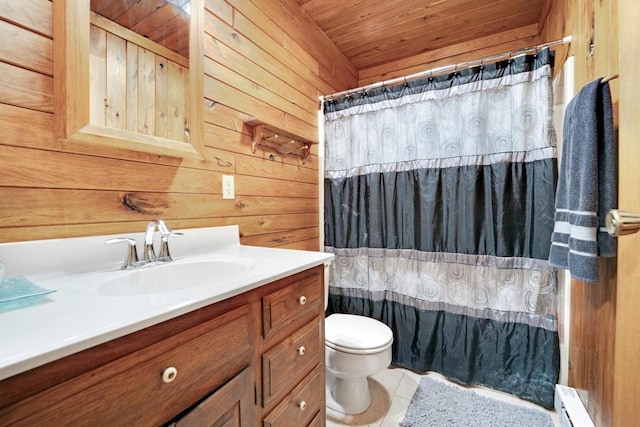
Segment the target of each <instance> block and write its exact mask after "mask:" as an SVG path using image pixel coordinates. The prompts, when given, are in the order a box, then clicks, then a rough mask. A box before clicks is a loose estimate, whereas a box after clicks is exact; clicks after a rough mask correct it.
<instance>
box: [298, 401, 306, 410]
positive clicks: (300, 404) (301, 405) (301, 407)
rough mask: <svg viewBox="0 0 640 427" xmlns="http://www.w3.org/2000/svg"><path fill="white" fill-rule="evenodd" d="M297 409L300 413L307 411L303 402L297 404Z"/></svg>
mask: <svg viewBox="0 0 640 427" xmlns="http://www.w3.org/2000/svg"><path fill="white" fill-rule="evenodd" d="M298 408H300V410H301V411H304V410H305V409H307V402H305V401H304V400H303V401H302V402H300V403H298Z"/></svg>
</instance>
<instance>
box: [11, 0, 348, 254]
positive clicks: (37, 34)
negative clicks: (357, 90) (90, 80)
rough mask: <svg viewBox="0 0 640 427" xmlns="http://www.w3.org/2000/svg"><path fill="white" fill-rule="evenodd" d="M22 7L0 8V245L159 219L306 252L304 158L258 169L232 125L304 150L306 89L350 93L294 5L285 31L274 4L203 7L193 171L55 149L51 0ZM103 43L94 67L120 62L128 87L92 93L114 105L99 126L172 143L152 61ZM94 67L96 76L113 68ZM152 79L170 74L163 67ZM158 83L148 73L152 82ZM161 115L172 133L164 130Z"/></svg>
mask: <svg viewBox="0 0 640 427" xmlns="http://www.w3.org/2000/svg"><path fill="white" fill-rule="evenodd" d="M30 3H31V4H30V5H29V7H27V6H26V5H23V3H22V2H18V3H16V2H9V1H4V0H0V32H2V34H8V35H16V34H17V35H20V37H18V38H19V39H20V40H19V42H18V43H16V45H17V46H19V47H16V46H7V47H3V48H0V72H2V76H3V77H1V78H0V115H1V116H2V119H1V120H0V132H2V134H3V141H0V144H4V146H3V148H2V150H0V170H2V172H0V173H1V174H2V176H3V179H2V180H0V197H2V198H3V200H7V201H9V202H8V203H3V204H1V205H0V241H16V240H31V239H39V238H59V237H68V236H82V235H94V234H110V233H119V232H125V233H126V232H134V231H140V230H143V229H144V226H145V224H146V222H147V221H148V220H149V219H152V218H156V217H161V218H163V219H164V220H166V221H167V223H168V224H169V225H170V226H171V227H172V228H174V229H180V228H191V227H206V226H215V225H229V224H238V225H239V226H240V234H241V236H242V239H243V243H245V244H257V245H268V246H285V247H289V248H300V249H317V248H318V247H319V237H318V236H319V223H318V166H317V165H318V163H317V157H316V155H317V147H314V149H313V150H312V156H311V157H310V159H309V160H308V161H307V162H306V163H304V164H302V162H301V161H300V160H299V159H295V158H283V157H281V156H274V157H273V159H274V160H270V158H269V155H270V153H267V152H263V151H262V150H258V151H256V152H255V153H252V151H251V144H250V139H251V128H249V127H247V126H245V125H244V122H243V120H244V119H245V118H247V117H251V116H260V117H263V118H266V119H269V120H272V121H274V122H275V123H277V124H278V125H279V126H282V127H283V128H287V129H288V130H291V131H292V132H294V133H297V134H300V135H301V136H302V137H304V138H307V139H313V140H317V116H316V109H317V106H318V104H317V95H318V93H319V90H320V89H322V90H323V91H334V90H338V89H342V88H346V87H347V86H346V85H347V84H348V85H349V86H354V85H355V84H356V80H355V69H354V68H353V66H352V65H351V64H348V61H347V60H346V59H345V58H344V56H341V58H340V59H338V61H337V64H338V65H336V66H335V67H332V66H329V65H328V64H330V63H331V62H332V59H330V58H328V57H327V56H325V55H324V52H325V51H327V49H329V50H331V51H332V52H334V53H335V52H337V49H336V48H335V46H333V47H331V46H330V43H329V41H328V38H327V37H326V36H324V35H323V34H320V32H319V29H318V28H317V27H315V28H316V30H314V31H313V32H311V33H310V32H308V31H307V30H308V28H309V22H308V21H306V20H305V18H304V12H303V11H302V10H301V9H300V8H299V6H297V5H296V8H298V9H297V10H290V11H289V13H291V15H290V19H292V20H293V21H291V22H284V21H283V20H281V19H275V20H274V19H273V16H272V15H271V14H273V13H274V12H276V11H278V13H281V12H282V10H283V9H284V8H285V6H283V5H281V4H279V3H278V4H270V5H269V6H268V7H267V8H266V9H267V10H265V11H263V10H262V7H261V4H257V3H256V4H254V3H250V2H246V1H238V2H219V1H213V0H207V1H206V2H205V3H206V7H207V9H209V11H208V12H207V13H206V23H207V24H206V25H207V28H208V29H207V30H206V33H203V37H204V39H205V41H206V43H207V48H206V52H205V55H206V57H207V59H206V62H207V70H208V71H207V75H205V76H204V81H205V99H203V103H204V106H205V117H204V120H205V123H202V124H201V125H202V126H204V128H205V130H206V145H207V147H206V148H205V152H206V158H204V159H202V160H197V159H176V158H171V157H163V156H156V155H151V154H145V153H136V152H132V151H131V152H129V151H127V150H123V149H109V150H101V151H100V152H99V153H94V152H92V150H91V147H87V146H80V145H78V144H74V143H72V142H65V141H57V140H56V139H55V138H54V137H53V130H52V128H53V116H52V114H51V112H52V105H53V99H52V89H51V88H52V86H53V78H52V77H51V75H52V74H53V73H52V65H51V64H52V52H51V50H52V49H51V45H52V43H53V42H52V41H51V27H52V19H53V18H52V16H51V11H52V8H51V2H50V1H48V0H33V1H32V2H30ZM234 5H235V7H234ZM236 18H237V19H236ZM234 25H235V26H236V27H237V28H234ZM211 28H215V31H214V30H211ZM16 37H17V36H16ZM318 37H320V39H318ZM113 44H114V40H111V41H110V40H108V39H107V37H106V36H105V37H104V46H105V51H104V56H103V57H102V58H103V63H104V64H106V63H107V62H112V61H115V60H116V58H117V60H122V58H125V59H126V61H125V62H126V63H127V64H128V66H127V67H126V76H127V82H128V83H127V85H126V92H124V93H123V92H122V90H121V88H113V87H111V88H109V87H105V88H104V94H105V95H104V96H102V95H100V96H101V97H102V98H100V97H97V99H96V105H100V104H102V105H101V107H102V109H103V111H104V99H105V98H108V99H110V100H117V102H110V103H109V104H108V105H110V106H115V105H116V104H118V105H122V107H119V108H118V109H117V110H116V109H115V108H114V109H113V110H112V111H111V112H108V111H105V113H104V114H105V115H104V117H105V121H106V120H109V121H110V122H114V121H117V120H122V121H123V122H124V126H126V128H128V129H147V128H151V127H154V128H155V129H157V128H158V126H164V124H161V123H162V121H163V120H166V122H167V123H166V128H167V132H177V131H180V132H183V129H184V123H183V120H182V119H181V118H179V116H181V115H182V113H181V112H180V111H179V109H180V105H181V102H183V101H182V99H183V98H181V92H180V91H172V90H167V91H165V90H162V89H157V87H151V86H149V85H148V84H149V80H150V77H151V75H150V73H151V70H152V68H155V69H156V70H157V68H158V67H159V65H160V64H161V63H162V62H163V57H162V56H161V57H159V58H156V57H155V56H152V55H148V56H149V57H150V59H149V61H147V62H144V58H146V56H147V52H145V50H144V49H141V48H138V47H136V46H134V45H131V44H129V45H126V46H125V48H124V50H123V49H122V46H120V44H119V43H118V42H116V44H118V47H117V51H114V52H111V53H110V52H109V50H108V49H107V47H108V46H111V45H113ZM11 49H13V50H11ZM16 49H20V50H21V54H20V55H16V54H14V52H15V50H16ZM116 52H117V53H116ZM133 58H136V61H138V60H139V58H143V59H142V63H141V64H139V65H138V67H132V66H130V65H131V63H132V62H133ZM144 64H147V65H144ZM327 68H329V69H330V71H328V70H327ZM104 69H105V74H106V72H107V71H106V70H107V69H108V70H109V72H110V73H113V72H121V71H122V69H121V68H118V67H115V68H114V67H108V66H107V65H105V68H104ZM162 69H163V70H166V72H167V74H171V73H174V74H181V70H179V69H176V68H175V67H172V66H171V63H170V64H169V65H168V66H166V64H165V67H162ZM342 69H349V72H348V73H346V74H345V73H344V72H342V71H341V70H342ZM182 71H183V70H182ZM182 74H184V72H182ZM162 79H163V77H162V76H160V77H159V76H158V75H157V73H155V75H154V76H153V80H155V81H156V83H158V81H160V84H162ZM171 80H173V78H171ZM345 82H347V83H345ZM169 89H171V88H170V87H169ZM114 90H116V91H117V93H116V94H114V93H113V91H114ZM145 90H146V92H145ZM141 93H144V95H142V96H141V95H140V94H141ZM162 97H166V98H167V99H166V109H165V111H162V112H160V113H156V114H153V115H147V114H140V115H138V114H135V115H134V116H132V115H131V114H128V112H129V111H130V110H134V111H138V110H141V109H144V106H145V105H146V104H147V101H149V99H154V98H155V100H156V101H158V100H161V101H163V105H165V102H164V100H163V99H162ZM98 100H100V102H98ZM122 111H124V112H125V114H124V115H125V117H122V115H123V114H122ZM182 111H184V108H183V110H182ZM173 118H175V123H176V124H179V125H180V128H179V129H178V127H177V126H174V125H171V120H172V119H173ZM145 126H146V128H145ZM172 128H173V129H174V130H173V131H172V130H171V129H172ZM162 132H164V131H162ZM222 173H225V174H233V175H234V176H235V177H236V198H235V199H234V200H223V199H222V197H221V175H222Z"/></svg>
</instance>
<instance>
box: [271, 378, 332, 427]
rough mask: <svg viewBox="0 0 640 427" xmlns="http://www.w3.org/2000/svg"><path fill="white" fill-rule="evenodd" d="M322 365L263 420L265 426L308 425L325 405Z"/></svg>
mask: <svg viewBox="0 0 640 427" xmlns="http://www.w3.org/2000/svg"><path fill="white" fill-rule="evenodd" d="M321 369H323V368H322V366H318V367H316V368H315V369H314V370H313V371H312V372H311V373H310V374H309V376H308V377H307V378H306V379H305V380H304V381H303V382H302V383H300V385H298V386H297V387H296V388H295V389H293V391H292V392H291V393H290V394H289V395H287V396H286V397H285V398H284V399H283V400H282V402H280V404H279V405H278V406H276V407H275V409H274V410H273V411H271V413H269V415H267V416H266V417H265V418H264V420H263V426H264V427H277V426H306V425H309V423H311V422H312V421H313V420H314V418H315V417H316V416H317V414H318V412H319V411H320V410H321V408H322V407H323V406H324V399H323V397H324V383H323V381H322V379H323V375H322V371H321Z"/></svg>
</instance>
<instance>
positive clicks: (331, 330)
mask: <svg viewBox="0 0 640 427" xmlns="http://www.w3.org/2000/svg"><path fill="white" fill-rule="evenodd" d="M324 325H325V328H324V337H325V343H326V344H327V346H329V347H331V348H333V349H335V350H339V351H344V352H347V353H375V352H378V351H381V350H383V349H384V348H385V347H389V346H390V345H391V343H392V342H393V332H391V329H389V327H388V326H387V325H385V324H384V323H382V322H380V321H378V320H376V319H372V318H370V317H365V316H356V315H354V314H340V313H337V314H332V315H330V316H329V317H327V318H326V319H325V323H324Z"/></svg>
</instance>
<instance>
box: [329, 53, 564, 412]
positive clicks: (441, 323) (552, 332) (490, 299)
mask: <svg viewBox="0 0 640 427" xmlns="http://www.w3.org/2000/svg"><path fill="white" fill-rule="evenodd" d="M552 67H553V52H550V51H548V50H547V49H545V50H543V51H541V52H539V53H537V54H536V55H527V56H520V57H517V58H513V59H510V60H508V61H502V62H497V63H494V64H487V65H483V66H480V67H475V68H471V69H465V70H462V71H460V72H456V73H452V74H450V75H445V76H437V77H435V78H427V79H422V80H419V81H413V82H405V83H404V84H400V85H397V86H393V87H387V88H385V87H383V88H379V89H376V90H372V91H368V92H366V93H356V94H351V95H349V96H346V97H342V98H339V99H336V100H331V101H327V102H325V106H324V115H325V144H326V152H325V155H326V169H325V181H324V186H325V208H324V209H325V249H326V251H328V252H332V253H334V254H335V256H336V260H335V262H334V263H333V264H332V266H331V269H330V272H329V284H330V301H329V309H328V312H329V313H332V312H340V313H353V314H359V315H365V316H369V317H373V318H376V319H378V320H381V321H382V322H384V323H386V324H387V325H389V326H390V327H391V329H392V330H393V333H394V340H395V341H394V344H393V364H394V365H397V366H402V367H405V368H408V369H411V370H413V371H416V372H425V371H437V372H440V373H442V374H444V375H445V376H447V377H449V378H451V379H453V380H454V381H458V382H460V383H464V384H476V385H484V386H488V387H491V388H494V389H498V390H502V391H506V392H509V393H513V394H515V395H518V396H520V397H522V398H524V399H527V400H531V401H533V402H536V403H538V404H541V405H543V406H545V407H548V408H550V407H552V406H553V393H554V385H555V384H556V382H557V379H558V372H559V364H560V362H559V344H558V333H557V317H556V295H557V281H556V272H555V270H554V269H553V268H552V267H550V265H549V263H548V261H547V259H548V255H549V247H550V239H551V233H552V229H553V212H554V195H555V187H556V180H557V158H556V135H555V131H554V128H553V118H552V113H553V99H552V87H551V77H552Z"/></svg>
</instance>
